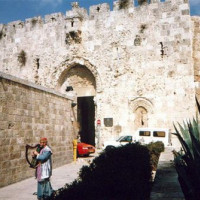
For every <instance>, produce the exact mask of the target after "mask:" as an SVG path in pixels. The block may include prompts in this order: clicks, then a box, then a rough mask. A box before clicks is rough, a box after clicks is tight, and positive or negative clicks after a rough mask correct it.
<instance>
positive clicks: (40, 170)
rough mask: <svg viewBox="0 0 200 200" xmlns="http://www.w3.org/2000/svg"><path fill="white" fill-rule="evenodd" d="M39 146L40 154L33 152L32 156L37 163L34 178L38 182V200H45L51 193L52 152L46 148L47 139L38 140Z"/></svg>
mask: <svg viewBox="0 0 200 200" xmlns="http://www.w3.org/2000/svg"><path fill="white" fill-rule="evenodd" d="M40 146H41V148H42V150H41V151H40V153H38V152H37V151H34V152H33V156H34V155H36V159H37V161H38V163H39V164H38V165H37V168H36V178H37V181H38V184H37V197H38V200H45V199H48V198H49V197H50V196H51V195H52V193H53V189H52V187H51V183H50V177H51V175H52V162H51V155H52V150H51V149H50V147H49V146H47V138H41V139H40Z"/></svg>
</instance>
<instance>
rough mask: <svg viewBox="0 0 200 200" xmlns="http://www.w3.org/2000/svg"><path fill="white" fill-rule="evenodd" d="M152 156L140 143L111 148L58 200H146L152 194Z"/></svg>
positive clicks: (85, 167) (61, 194)
mask: <svg viewBox="0 0 200 200" xmlns="http://www.w3.org/2000/svg"><path fill="white" fill-rule="evenodd" d="M151 172H152V169H151V164H150V154H149V150H148V148H147V147H146V146H142V145H140V144H138V143H136V144H127V145H125V146H122V147H118V148H110V149H107V150H105V151H104V152H102V153H101V154H100V155H99V156H98V157H96V158H94V160H93V162H92V163H91V164H90V165H89V166H83V167H82V169H81V170H80V173H79V178H78V179H76V180H75V181H74V182H73V183H72V184H70V185H66V186H65V188H62V189H61V190H60V191H59V195H55V196H54V197H53V199H56V200H58V199H59V200H64V199H70V200H79V199H81V200H94V199H95V200H122V199H126V200H132V199H134V200H141V199H143V200H147V199H149V195H150V191H151V181H150V180H151Z"/></svg>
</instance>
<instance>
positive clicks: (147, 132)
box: [139, 131, 151, 136]
mask: <svg viewBox="0 0 200 200" xmlns="http://www.w3.org/2000/svg"><path fill="white" fill-rule="evenodd" d="M150 135H151V132H150V131H140V132H139V136H150Z"/></svg>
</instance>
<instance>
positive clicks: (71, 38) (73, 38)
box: [65, 30, 82, 44]
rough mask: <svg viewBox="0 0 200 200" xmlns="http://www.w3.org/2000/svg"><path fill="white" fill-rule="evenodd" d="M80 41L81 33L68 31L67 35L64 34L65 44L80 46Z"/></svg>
mask: <svg viewBox="0 0 200 200" xmlns="http://www.w3.org/2000/svg"><path fill="white" fill-rule="evenodd" d="M81 41H82V38H81V31H79V30H78V31H70V32H69V33H66V38H65V43H66V44H72V43H73V42H74V43H77V44H80V43H81Z"/></svg>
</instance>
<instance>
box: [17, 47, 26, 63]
mask: <svg viewBox="0 0 200 200" xmlns="http://www.w3.org/2000/svg"><path fill="white" fill-rule="evenodd" d="M18 61H19V63H20V64H21V65H23V66H24V65H25V64H26V52H25V51H24V50H21V52H20V53H19V55H18Z"/></svg>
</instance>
